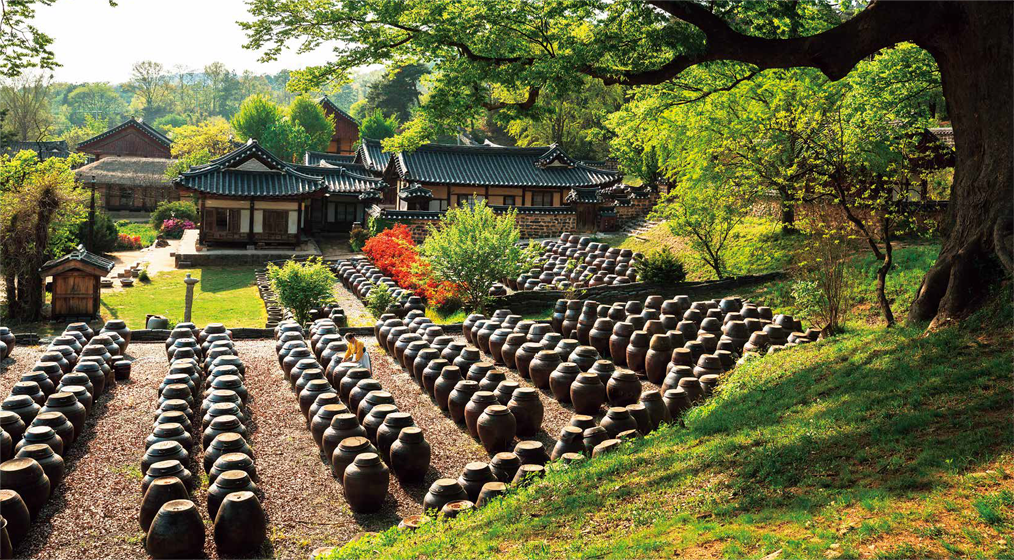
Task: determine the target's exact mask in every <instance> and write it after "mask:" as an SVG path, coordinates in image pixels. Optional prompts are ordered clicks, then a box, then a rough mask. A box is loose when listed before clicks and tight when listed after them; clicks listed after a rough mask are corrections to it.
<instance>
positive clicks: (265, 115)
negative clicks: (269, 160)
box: [232, 95, 285, 144]
mask: <svg viewBox="0 0 1014 560" xmlns="http://www.w3.org/2000/svg"><path fill="white" fill-rule="evenodd" d="M284 117H285V113H284V111H282V108H281V107H279V106H278V104H277V103H275V102H274V101H272V100H271V99H269V98H267V97H266V96H264V95H251V96H250V97H247V98H246V99H244V100H243V103H242V104H240V106H239V112H238V113H236V115H235V116H234V117H233V118H232V127H233V128H234V129H235V130H236V135H237V137H238V138H239V139H240V140H243V141H246V140H248V139H250V138H254V139H256V140H257V141H258V142H260V143H261V144H263V143H264V137H265V135H266V134H267V131H268V129H269V128H271V126H273V125H275V124H277V123H279V122H281V121H282V119H283V118H284Z"/></svg>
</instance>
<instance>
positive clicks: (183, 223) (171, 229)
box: [160, 218, 197, 239]
mask: <svg viewBox="0 0 1014 560" xmlns="http://www.w3.org/2000/svg"><path fill="white" fill-rule="evenodd" d="M195 227H197V226H195V225H194V222H191V221H190V220H180V219H177V218H169V219H168V220H166V221H164V222H162V229H161V230H160V231H161V232H162V235H164V236H166V237H167V238H169V239H179V238H181V237H183V232H184V231H186V230H188V229H194V228H195Z"/></svg>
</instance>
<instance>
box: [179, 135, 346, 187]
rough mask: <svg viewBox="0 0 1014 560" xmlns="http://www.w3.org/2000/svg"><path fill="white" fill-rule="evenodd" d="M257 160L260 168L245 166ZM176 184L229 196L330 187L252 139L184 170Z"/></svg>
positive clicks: (320, 178) (322, 180) (320, 179)
mask: <svg viewBox="0 0 1014 560" xmlns="http://www.w3.org/2000/svg"><path fill="white" fill-rule="evenodd" d="M254 159H256V160H257V161H258V162H259V163H260V164H261V165H260V167H261V168H260V169H256V168H247V169H244V168H242V167H241V166H242V165H243V164H245V163H246V162H249V161H251V160H254ZM175 184H176V185H179V186H182V187H186V188H188V189H193V190H195V191H199V192H203V193H208V194H214V195H219V196H227V197H259V198H281V197H292V196H305V195H308V194H313V193H315V192H320V191H323V190H324V189H326V188H328V187H327V185H326V184H325V182H324V179H323V178H322V177H319V176H313V175H307V174H306V173H303V172H301V171H298V170H297V169H296V168H295V166H293V165H289V164H287V163H285V162H283V161H281V160H279V159H278V158H276V157H275V156H274V155H273V154H271V152H269V151H267V150H265V149H264V148H262V147H261V146H260V145H259V144H258V143H257V141H256V140H253V139H251V140H250V141H248V142H247V143H246V144H245V145H244V146H243V147H241V148H239V149H237V150H234V151H232V152H230V153H228V154H226V155H224V156H222V157H219V158H217V159H214V160H212V161H211V162H209V163H208V164H206V165H202V166H198V167H192V168H190V170H189V171H186V172H184V173H182V174H181V175H180V176H179V177H178V178H177V179H176V182H175Z"/></svg>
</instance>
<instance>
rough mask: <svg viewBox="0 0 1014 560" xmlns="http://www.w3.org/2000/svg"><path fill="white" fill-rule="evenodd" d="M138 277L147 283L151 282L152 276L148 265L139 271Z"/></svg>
mask: <svg viewBox="0 0 1014 560" xmlns="http://www.w3.org/2000/svg"><path fill="white" fill-rule="evenodd" d="M137 279H138V280H139V281H141V282H144V283H145V284H147V283H149V282H151V276H148V267H147V266H146V267H144V268H142V269H141V271H140V272H138V273H137Z"/></svg>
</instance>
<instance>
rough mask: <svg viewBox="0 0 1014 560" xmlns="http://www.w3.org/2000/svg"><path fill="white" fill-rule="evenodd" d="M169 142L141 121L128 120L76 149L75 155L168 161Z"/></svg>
mask: <svg viewBox="0 0 1014 560" xmlns="http://www.w3.org/2000/svg"><path fill="white" fill-rule="evenodd" d="M171 147H172V140H170V139H169V138H168V137H167V136H166V135H165V134H162V133H161V132H159V131H157V130H155V129H154V128H153V127H152V126H151V125H149V124H148V123H146V122H144V121H142V120H140V119H128V120H126V121H124V122H123V123H121V124H120V125H118V126H114V127H113V128H110V129H109V130H107V131H105V132H103V133H102V134H99V135H96V136H93V137H91V138H89V139H87V140H85V141H84V142H81V143H80V144H78V145H77V151H79V152H83V153H86V154H91V155H92V156H94V157H95V159H102V158H104V157H111V156H116V157H150V158H163V159H169V158H170V157H172V153H171V150H170V148H171Z"/></svg>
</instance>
